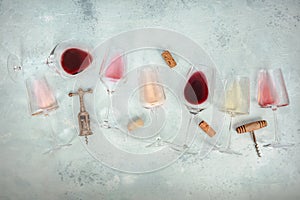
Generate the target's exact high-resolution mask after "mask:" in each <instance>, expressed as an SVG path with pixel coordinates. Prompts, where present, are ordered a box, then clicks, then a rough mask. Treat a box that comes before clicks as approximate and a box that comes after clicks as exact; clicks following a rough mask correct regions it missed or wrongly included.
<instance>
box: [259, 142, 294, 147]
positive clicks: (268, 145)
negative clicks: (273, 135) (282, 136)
mask: <svg viewBox="0 0 300 200" xmlns="http://www.w3.org/2000/svg"><path fill="white" fill-rule="evenodd" d="M294 145H295V144H293V143H281V142H280V143H279V142H276V143H270V144H265V145H263V147H266V148H288V147H292V146H294Z"/></svg>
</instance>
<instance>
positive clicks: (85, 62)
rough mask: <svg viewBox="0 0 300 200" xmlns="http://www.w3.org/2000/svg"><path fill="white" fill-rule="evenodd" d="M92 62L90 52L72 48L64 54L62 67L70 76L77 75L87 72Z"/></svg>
mask: <svg viewBox="0 0 300 200" xmlns="http://www.w3.org/2000/svg"><path fill="white" fill-rule="evenodd" d="M92 60H93V59H92V56H91V55H90V54H89V53H88V52H86V51H83V50H81V49H77V48H70V49H67V50H65V52H64V53H63V54H62V56H61V66H62V68H63V69H64V70H65V72H67V73H68V74H71V75H75V74H78V73H80V72H82V71H83V70H85V69H86V68H87V67H88V66H89V65H90V64H91V62H92Z"/></svg>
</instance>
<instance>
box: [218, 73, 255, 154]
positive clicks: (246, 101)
mask: <svg viewBox="0 0 300 200" xmlns="http://www.w3.org/2000/svg"><path fill="white" fill-rule="evenodd" d="M249 109H250V81H249V78H248V77H240V76H237V77H232V78H228V79H226V82H225V96H224V102H222V103H221V108H220V110H221V111H224V112H226V113H228V114H229V116H230V124H229V130H228V131H229V133H228V134H227V135H228V137H227V142H226V146H225V148H219V151H220V152H222V153H229V154H237V155H241V153H239V152H236V151H234V150H232V149H231V134H232V133H231V129H232V120H233V118H234V117H236V116H237V115H246V114H249Z"/></svg>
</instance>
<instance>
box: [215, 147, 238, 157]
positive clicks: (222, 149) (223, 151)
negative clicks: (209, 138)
mask: <svg viewBox="0 0 300 200" xmlns="http://www.w3.org/2000/svg"><path fill="white" fill-rule="evenodd" d="M214 149H215V150H218V151H219V152H220V153H227V154H235V155H240V156H241V155H243V154H242V153H240V152H237V151H234V150H232V149H230V148H218V149H216V147H215V148H214Z"/></svg>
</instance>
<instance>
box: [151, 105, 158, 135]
mask: <svg viewBox="0 0 300 200" xmlns="http://www.w3.org/2000/svg"><path fill="white" fill-rule="evenodd" d="M150 112H151V115H152V119H153V121H152V123H153V124H154V126H153V130H154V131H155V132H156V131H158V130H157V123H158V117H157V108H152V109H151V110H150ZM158 137H160V135H158Z"/></svg>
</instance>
